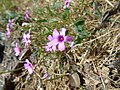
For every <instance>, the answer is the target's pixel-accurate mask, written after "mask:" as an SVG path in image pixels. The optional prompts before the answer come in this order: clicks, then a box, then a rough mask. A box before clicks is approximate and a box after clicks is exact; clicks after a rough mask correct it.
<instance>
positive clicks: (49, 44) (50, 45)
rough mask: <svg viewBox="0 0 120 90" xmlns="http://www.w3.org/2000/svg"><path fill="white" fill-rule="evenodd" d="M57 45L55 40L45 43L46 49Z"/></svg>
mask: <svg viewBox="0 0 120 90" xmlns="http://www.w3.org/2000/svg"><path fill="white" fill-rule="evenodd" d="M57 44H58V40H57V39H53V40H52V41H50V42H49V43H47V45H48V47H52V46H56V45H57Z"/></svg>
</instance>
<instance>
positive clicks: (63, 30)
mask: <svg viewBox="0 0 120 90" xmlns="http://www.w3.org/2000/svg"><path fill="white" fill-rule="evenodd" d="M65 32H66V29H65V28H61V29H60V35H63V36H65Z"/></svg>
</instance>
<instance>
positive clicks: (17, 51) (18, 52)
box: [6, 10, 33, 74]
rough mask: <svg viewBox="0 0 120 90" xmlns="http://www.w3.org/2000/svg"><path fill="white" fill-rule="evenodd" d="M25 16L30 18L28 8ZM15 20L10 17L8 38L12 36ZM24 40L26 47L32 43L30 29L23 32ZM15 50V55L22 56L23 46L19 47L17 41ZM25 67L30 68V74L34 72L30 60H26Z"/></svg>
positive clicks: (7, 26)
mask: <svg viewBox="0 0 120 90" xmlns="http://www.w3.org/2000/svg"><path fill="white" fill-rule="evenodd" d="M24 18H25V20H28V18H29V12H28V10H27V11H26V13H25V17H24ZM13 21H14V19H12V20H10V19H8V23H7V25H6V36H7V38H9V37H10V33H11V30H12V28H13ZM22 42H23V43H24V44H25V47H26V48H28V46H29V44H30V43H31V41H30V30H29V32H28V33H27V34H25V33H24V34H23V40H22ZM14 52H15V56H20V55H21V48H20V47H19V45H18V43H17V42H16V43H15V46H14ZM24 68H25V69H26V70H28V72H29V74H32V73H33V65H32V64H31V63H30V62H29V60H28V59H26V60H25V63H24Z"/></svg>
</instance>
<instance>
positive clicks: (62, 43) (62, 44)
mask: <svg viewBox="0 0 120 90" xmlns="http://www.w3.org/2000/svg"><path fill="white" fill-rule="evenodd" d="M58 49H59V50H60V51H63V50H65V45H64V42H61V43H59V44H58Z"/></svg>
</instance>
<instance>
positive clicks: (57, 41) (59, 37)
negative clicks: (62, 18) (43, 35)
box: [45, 28, 69, 51]
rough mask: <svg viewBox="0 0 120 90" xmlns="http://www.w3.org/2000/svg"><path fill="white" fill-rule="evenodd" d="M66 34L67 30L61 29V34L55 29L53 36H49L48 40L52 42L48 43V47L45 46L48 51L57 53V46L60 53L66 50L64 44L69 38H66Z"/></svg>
mask: <svg viewBox="0 0 120 90" xmlns="http://www.w3.org/2000/svg"><path fill="white" fill-rule="evenodd" d="M65 32H66V29H65V28H61V30H60V33H59V32H58V31H57V30H56V29H54V31H53V35H52V36H51V35H49V36H48V40H49V41H50V42H48V43H47V46H45V47H46V51H51V50H54V51H56V46H58V49H59V50H60V51H63V50H65V45H64V42H68V40H67V38H68V37H69V36H65Z"/></svg>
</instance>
